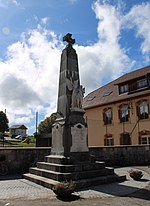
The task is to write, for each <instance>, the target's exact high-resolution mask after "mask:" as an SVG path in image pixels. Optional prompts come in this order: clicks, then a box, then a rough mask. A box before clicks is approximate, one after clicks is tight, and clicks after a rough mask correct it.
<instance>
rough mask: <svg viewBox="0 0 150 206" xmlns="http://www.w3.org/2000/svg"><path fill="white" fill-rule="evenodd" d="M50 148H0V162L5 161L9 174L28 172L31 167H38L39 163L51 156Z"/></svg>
mask: <svg viewBox="0 0 150 206" xmlns="http://www.w3.org/2000/svg"><path fill="white" fill-rule="evenodd" d="M50 150H51V148H50V147H37V148H16V147H15V148H13V147H7V148H6V147H4V148H2V147H1V148H0V162H3V161H5V163H6V164H7V166H8V170H9V174H22V173H26V172H28V168H29V167H30V166H36V162H37V161H43V160H44V157H45V156H46V155H49V154H50Z"/></svg>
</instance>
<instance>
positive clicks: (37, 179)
mask: <svg viewBox="0 0 150 206" xmlns="http://www.w3.org/2000/svg"><path fill="white" fill-rule="evenodd" d="M23 177H24V178H25V179H27V180H29V181H31V182H34V183H36V184H39V185H42V186H44V187H47V188H49V189H52V187H53V186H54V185H56V184H58V183H59V182H58V181H55V180H52V179H49V178H46V177H42V176H38V175H34V174H31V173H27V174H24V175H23Z"/></svg>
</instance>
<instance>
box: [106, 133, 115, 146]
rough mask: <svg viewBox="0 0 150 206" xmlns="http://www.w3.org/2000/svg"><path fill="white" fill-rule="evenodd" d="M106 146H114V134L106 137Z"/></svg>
mask: <svg viewBox="0 0 150 206" xmlns="http://www.w3.org/2000/svg"><path fill="white" fill-rule="evenodd" d="M104 145H105V146H111V145H114V139H113V138H112V134H107V135H105V139H104Z"/></svg>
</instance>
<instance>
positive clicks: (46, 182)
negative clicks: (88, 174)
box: [23, 173, 126, 189]
mask: <svg viewBox="0 0 150 206" xmlns="http://www.w3.org/2000/svg"><path fill="white" fill-rule="evenodd" d="M23 176H24V178H25V179H27V180H30V181H32V182H34V183H37V184H39V185H42V186H44V187H47V188H49V189H52V187H53V186H54V185H56V184H58V183H59V181H55V180H52V179H49V178H46V177H42V176H38V175H34V174H30V173H27V174H24V175H23ZM125 180H126V176H125V175H123V176H118V175H115V174H114V175H107V176H101V177H96V178H88V179H82V180H77V181H75V183H76V185H77V187H76V189H80V188H85V187H89V186H96V185H101V184H106V183H107V184H108V183H112V182H122V181H125Z"/></svg>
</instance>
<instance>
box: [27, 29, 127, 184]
mask: <svg viewBox="0 0 150 206" xmlns="http://www.w3.org/2000/svg"><path fill="white" fill-rule="evenodd" d="M71 37H72V35H71V34H69V33H68V34H67V35H66V36H64V37H63V41H66V42H67V45H66V47H65V49H64V50H63V51H62V54H61V63H60V74H59V91H58V104H57V119H56V120H55V123H54V124H53V128H52V148H51V153H50V155H48V156H46V157H45V161H44V162H37V167H34V168H30V170H29V173H27V174H24V177H25V178H26V179H28V180H31V181H34V182H36V183H38V184H41V185H43V186H45V187H48V188H52V187H53V186H54V185H56V184H57V183H59V182H65V181H70V180H73V181H75V182H76V185H77V187H78V188H81V187H87V186H91V185H98V184H103V183H108V182H113V181H123V180H125V178H126V177H125V176H117V175H116V174H115V173H114V169H113V168H106V167H105V162H97V161H95V160H94V158H92V157H91V156H90V153H89V149H88V143H87V138H88V133H87V124H86V122H85V119H84V109H83V108H82V99H83V95H84V88H83V86H82V85H81V84H80V78H79V68H78V57H77V54H76V51H75V49H74V48H73V47H72V45H73V44H74V43H75V39H72V38H71Z"/></svg>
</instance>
